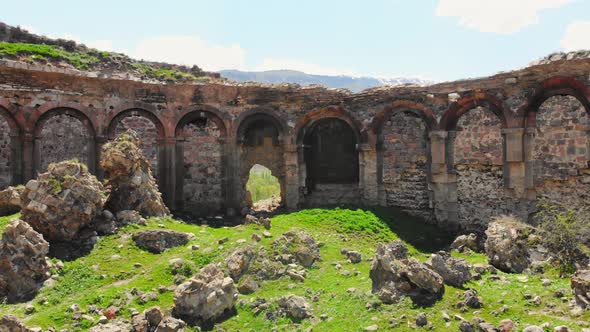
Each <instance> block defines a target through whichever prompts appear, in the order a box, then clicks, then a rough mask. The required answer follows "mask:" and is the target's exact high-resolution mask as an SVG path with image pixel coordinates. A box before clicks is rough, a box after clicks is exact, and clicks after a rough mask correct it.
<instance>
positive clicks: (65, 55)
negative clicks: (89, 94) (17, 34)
mask: <svg viewBox="0 0 590 332" xmlns="http://www.w3.org/2000/svg"><path fill="white" fill-rule="evenodd" d="M0 55H2V56H6V55H9V56H14V57H16V56H24V55H28V56H29V58H30V59H31V60H44V59H53V60H63V61H66V62H68V63H69V64H71V65H72V66H74V67H75V68H76V69H79V70H88V69H90V68H91V67H92V65H94V64H97V63H98V62H100V60H99V59H98V58H97V57H95V56H93V55H90V54H88V53H83V52H69V51H66V50H65V49H63V48H62V47H59V46H54V45H44V44H27V43H6V42H0Z"/></svg>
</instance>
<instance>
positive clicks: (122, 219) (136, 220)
mask: <svg viewBox="0 0 590 332" xmlns="http://www.w3.org/2000/svg"><path fill="white" fill-rule="evenodd" d="M117 224H118V225H119V226H125V225H131V224H134V225H145V224H146V220H145V219H144V218H143V217H142V216H141V214H139V212H137V211H134V210H123V211H119V212H117Z"/></svg>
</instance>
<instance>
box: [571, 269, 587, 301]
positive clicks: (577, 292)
mask: <svg viewBox="0 0 590 332" xmlns="http://www.w3.org/2000/svg"><path fill="white" fill-rule="evenodd" d="M570 284H571V286H572V290H573V292H574V296H575V300H576V304H577V305H579V306H580V307H582V308H586V309H590V270H579V271H577V272H576V273H574V274H573V275H572V278H571V281H570Z"/></svg>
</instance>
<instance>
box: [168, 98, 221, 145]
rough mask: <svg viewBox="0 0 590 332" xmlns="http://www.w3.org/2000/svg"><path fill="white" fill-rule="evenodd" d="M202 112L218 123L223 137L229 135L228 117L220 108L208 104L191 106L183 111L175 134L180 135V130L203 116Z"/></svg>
mask: <svg viewBox="0 0 590 332" xmlns="http://www.w3.org/2000/svg"><path fill="white" fill-rule="evenodd" d="M202 113H206V114H207V115H208V116H207V118H208V119H211V121H213V122H214V123H215V125H217V127H218V128H219V130H220V131H221V137H227V135H228V130H227V126H226V118H227V116H225V114H224V113H221V112H220V111H219V110H218V109H216V108H215V107H212V106H207V105H199V106H193V107H190V108H189V109H188V110H186V111H185V112H183V114H182V115H181V116H179V120H178V121H177V122H176V125H175V127H174V128H175V130H174V133H175V136H178V135H179V130H182V127H184V126H185V125H186V124H187V123H190V122H191V121H194V120H195V119H198V118H202V117H203V116H202Z"/></svg>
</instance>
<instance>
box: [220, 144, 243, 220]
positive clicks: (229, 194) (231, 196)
mask: <svg viewBox="0 0 590 332" xmlns="http://www.w3.org/2000/svg"><path fill="white" fill-rule="evenodd" d="M233 142H236V139H235V137H231V136H230V137H228V139H227V142H226V143H225V144H224V150H223V155H224V161H225V163H224V173H223V174H225V175H224V176H225V178H226V181H225V188H224V189H225V196H226V214H227V215H228V216H230V217H233V216H237V215H238V214H239V213H240V203H241V202H240V197H239V196H240V195H239V190H240V177H239V160H238V158H239V157H238V155H239V152H238V151H239V147H238V145H237V144H235V143H233Z"/></svg>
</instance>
